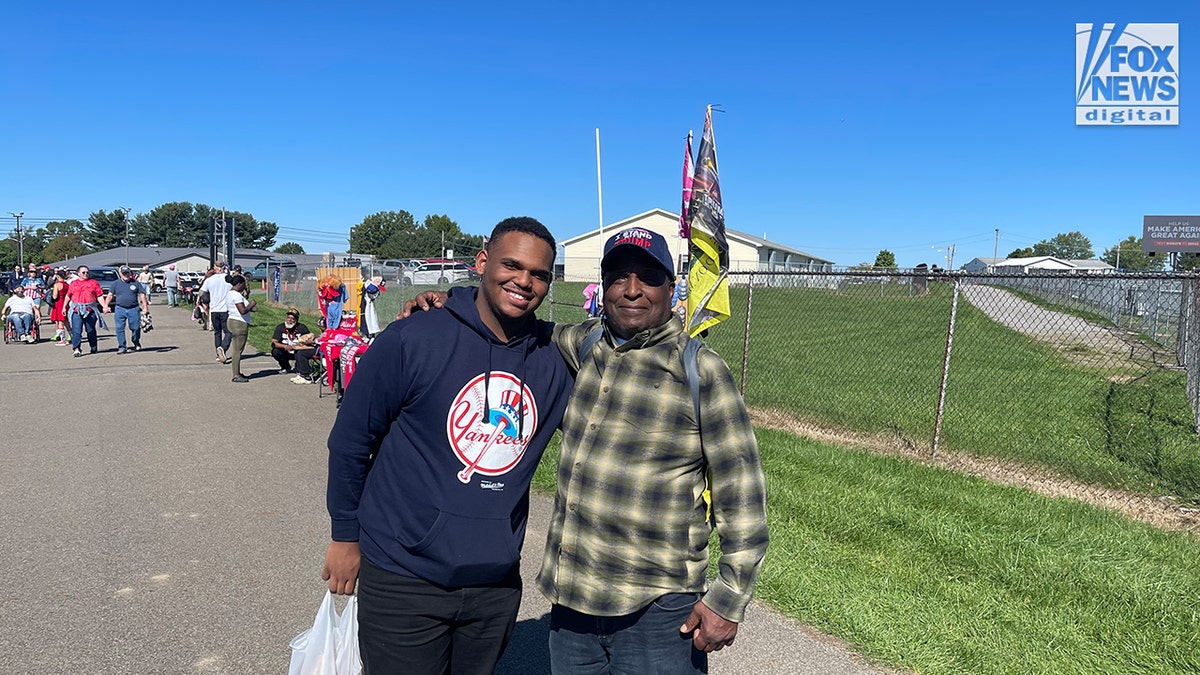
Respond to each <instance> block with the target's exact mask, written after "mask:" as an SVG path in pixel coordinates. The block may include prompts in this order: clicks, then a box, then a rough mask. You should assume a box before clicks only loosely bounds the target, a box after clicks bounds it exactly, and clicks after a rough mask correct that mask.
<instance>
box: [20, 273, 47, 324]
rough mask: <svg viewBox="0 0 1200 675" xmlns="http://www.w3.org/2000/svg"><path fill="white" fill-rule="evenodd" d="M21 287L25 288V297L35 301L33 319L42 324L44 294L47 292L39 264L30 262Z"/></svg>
mask: <svg viewBox="0 0 1200 675" xmlns="http://www.w3.org/2000/svg"><path fill="white" fill-rule="evenodd" d="M21 287H22V288H24V289H25V297H26V298H29V300H30V301H32V302H33V320H34V321H36V322H38V323H39V324H40V323H41V322H42V296H44V295H45V294H46V282H44V281H42V277H41V275H40V274H38V268H37V265H34V264H33V263H29V269H28V270H27V271H26V272H25V278H24V279H22V280H21Z"/></svg>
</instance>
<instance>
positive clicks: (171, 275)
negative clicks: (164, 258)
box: [163, 263, 179, 307]
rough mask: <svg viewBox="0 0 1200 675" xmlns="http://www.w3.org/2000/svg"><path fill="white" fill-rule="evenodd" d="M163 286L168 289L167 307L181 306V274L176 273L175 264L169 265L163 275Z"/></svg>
mask: <svg viewBox="0 0 1200 675" xmlns="http://www.w3.org/2000/svg"><path fill="white" fill-rule="evenodd" d="M163 286H164V287H165V288H166V289H167V306H168V307H178V306H179V272H177V271H175V263H171V264H170V265H167V271H166V272H164V273H163Z"/></svg>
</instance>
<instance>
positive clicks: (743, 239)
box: [561, 209, 834, 281]
mask: <svg viewBox="0 0 1200 675" xmlns="http://www.w3.org/2000/svg"><path fill="white" fill-rule="evenodd" d="M627 227H642V228H645V229H647V230H650V231H652V232H657V233H659V234H661V235H662V236H663V237H665V238H666V240H667V245H668V246H669V247H670V249H671V257H672V258H674V260H675V269H676V272H680V271H682V270H684V269H685V268H686V266H687V260H688V252H687V241H686V240H684V239H683V238H681V237H680V236H679V214H677V213H671V212H670V211H667V210H665V209H651V210H650V211H646V212H645V213H639V214H638V215H636V216H633V217H632V218H626V219H625V220H621V221H618V222H615V223H613V224H611V225H605V226H604V229H603V232H602V231H601V230H600V229H595V230H592V231H590V232H586V233H584V234H581V235H579V236H577V237H572V238H570V239H567V240H566V241H564V242H561V245H562V248H563V260H562V263H563V278H564V280H565V281H599V279H600V255H601V253H602V252H603V249H604V242H605V241H606V240H607V239H608V238H609V237H611V236H612V235H613V234H616V232H617V231H618V230H621V229H624V228H627ZM725 238H726V240H728V242H729V270H730V271H731V272H750V271H760V270H762V271H785V270H828V269H832V268H833V265H834V263H833V261H832V260H824V259H822V258H818V257H816V256H813V255H809V254H807V253H805V252H804V251H800V250H797V249H794V248H789V247H787V246H784V245H782V244H776V243H774V242H771V241H768V240H766V239H763V238H761V237H755V236H753V235H750V234H746V233H745V232H738V231H737V230H731V229H728V228H726V229H725Z"/></svg>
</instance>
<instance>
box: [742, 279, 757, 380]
mask: <svg viewBox="0 0 1200 675" xmlns="http://www.w3.org/2000/svg"><path fill="white" fill-rule="evenodd" d="M753 307H754V272H750V280H749V283H748V284H747V289H746V328H745V332H744V333H743V334H742V386H741V390H742V391H741V394H742V398H743V399H745V398H746V372H747V370H748V368H749V363H750V313H751V309H752V308H753Z"/></svg>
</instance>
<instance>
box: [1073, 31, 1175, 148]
mask: <svg viewBox="0 0 1200 675" xmlns="http://www.w3.org/2000/svg"><path fill="white" fill-rule="evenodd" d="M1075 83H1076V84H1075V124H1076V125H1102V126H1103V125H1110V126H1111V125H1118V124H1133V125H1177V124H1179V24H1177V23H1092V24H1088V23H1077V24H1075Z"/></svg>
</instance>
